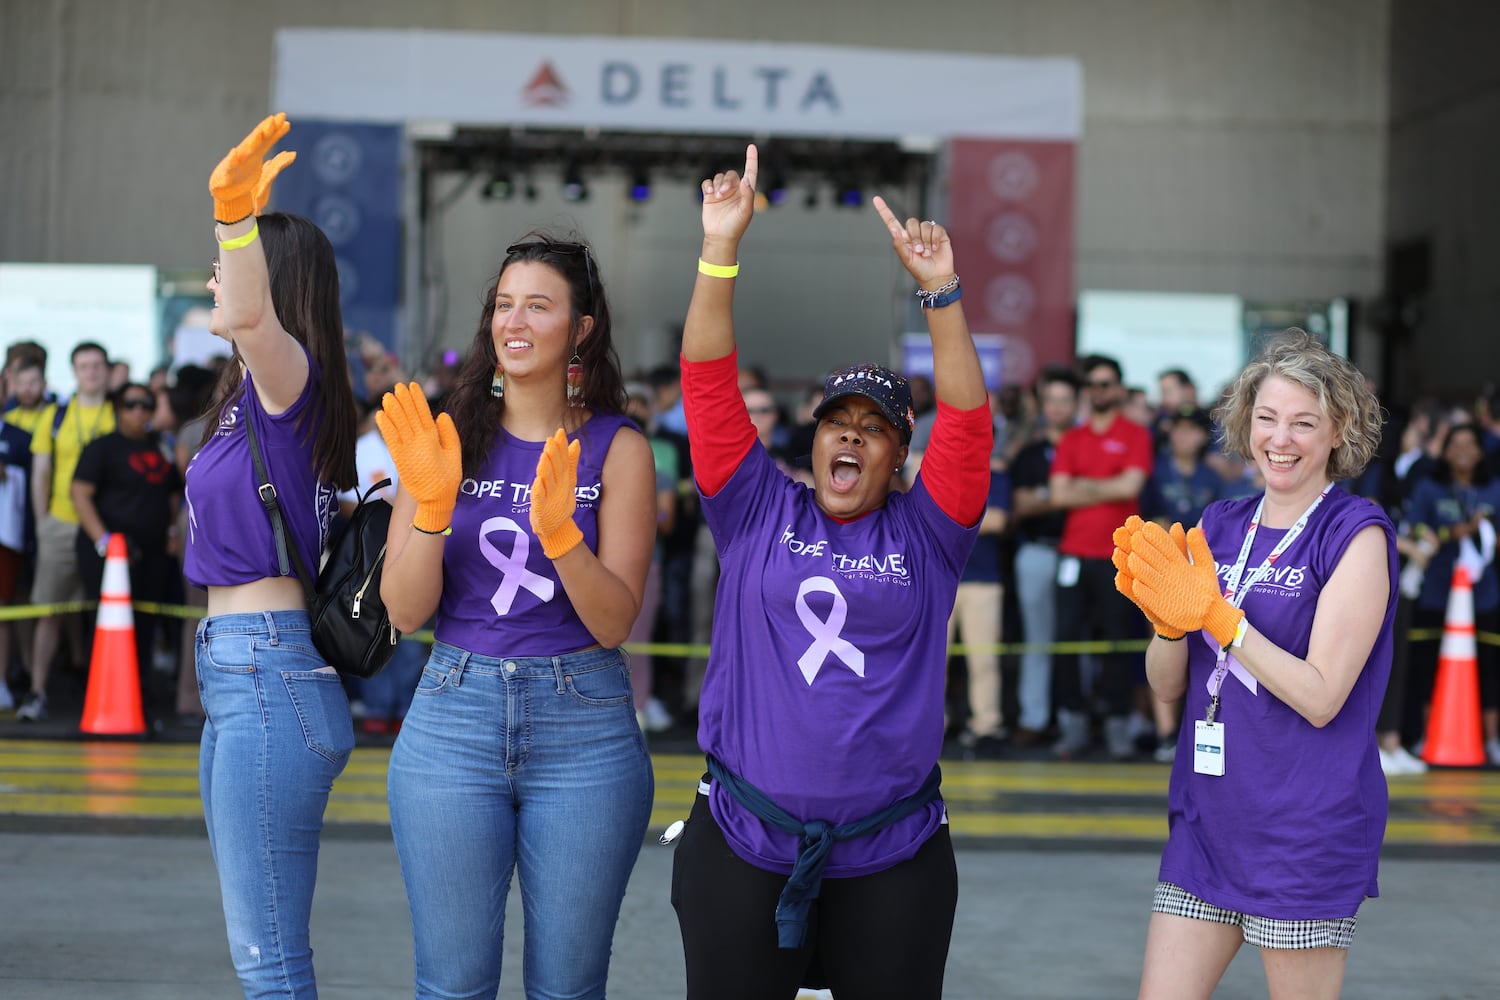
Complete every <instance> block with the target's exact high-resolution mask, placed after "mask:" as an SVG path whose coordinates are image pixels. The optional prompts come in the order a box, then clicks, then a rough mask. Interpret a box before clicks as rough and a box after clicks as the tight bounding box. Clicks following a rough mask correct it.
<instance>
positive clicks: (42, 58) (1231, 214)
mask: <svg viewBox="0 0 1500 1000" xmlns="http://www.w3.org/2000/svg"><path fill="white" fill-rule="evenodd" d="M811 9H812V8H811V7H810V6H809V5H808V4H806V3H803V2H792V0H765V2H762V3H759V4H755V5H744V6H737V7H733V8H728V9H721V8H720V6H719V5H704V4H702V3H700V2H688V0H574V2H569V0H560V2H555V3H551V4H525V5H523V4H520V3H514V2H510V3H497V2H493V0H484V2H481V0H446V2H444V0H429V2H426V3H422V4H413V3H410V2H408V0H358V2H355V0H349V2H334V0H322V2H319V0H298V2H289V0H261V2H258V3H254V4H239V5H234V6H227V7H224V8H222V10H220V9H210V8H205V7H204V6H203V5H202V3H200V2H189V0H151V2H145V0H125V2H121V0H0V12H3V30H0V135H3V136H4V141H3V142H0V205H4V206H5V209H4V221H3V224H0V259H3V260H34V261H130V262H148V263H154V264H158V265H161V266H164V267H169V268H175V267H201V266H202V261H203V260H204V258H205V257H206V256H207V255H209V254H211V253H212V250H213V245H212V243H211V242H210V240H211V237H210V230H209V227H208V225H207V224H206V223H207V221H208V216H209V203H208V199H207V194H206V191H205V182H206V179H207V176H208V173H209V171H210V170H211V169H212V167H213V164H214V163H215V162H216V161H217V159H218V158H219V157H220V156H221V155H222V154H223V152H224V150H226V149H227V148H228V147H229V146H230V145H231V144H232V143H233V142H235V141H236V140H237V139H238V138H239V137H240V136H241V135H243V134H244V132H245V131H246V129H247V128H248V127H249V126H250V125H251V124H253V123H254V122H255V121H256V120H257V119H258V118H259V117H260V116H261V115H262V114H264V113H266V112H267V111H268V110H269V109H268V106H267V105H268V101H269V96H268V95H269V92H270V81H271V74H272V67H271V54H272V39H273V36H274V32H275V30H276V29H277V28H278V27H294V26H342V27H386V28H402V27H426V28H444V29H469V30H477V31H508V32H555V33H568V32H576V31H578V29H579V27H580V26H586V30H587V33H590V34H626V35H643V36H661V37H702V38H718V39H767V40H773V41H775V40H783V41H795V42H801V43H814V44H816V43H828V44H855V45H866V46H878V47H890V48H894V47H898V46H910V47H912V48H918V49H930V50H939V51H941V50H945V49H949V50H962V51H966V52H981V53H994V54H1011V55H1059V54H1064V55H1073V56H1076V57H1077V58H1078V59H1080V61H1081V62H1082V64H1083V66H1084V76H1085V108H1086V116H1085V125H1084V138H1083V142H1082V145H1081V149H1080V160H1079V163H1080V166H1079V189H1078V199H1079V215H1078V237H1077V245H1078V268H1077V279H1076V280H1077V285H1078V287H1079V288H1080V289H1082V288H1116V289H1151V290H1169V291H1194V292H1198V291H1203V292H1237V293H1240V294H1242V295H1245V296H1247V297H1251V298H1292V297H1310V298H1325V297H1330V296H1337V295H1350V296H1355V297H1358V298H1365V297H1372V296H1374V295H1375V294H1376V293H1377V292H1378V291H1379V286H1380V277H1381V257H1382V247H1383V244H1384V232H1383V227H1384V225H1385V220H1386V213H1385V207H1384V199H1385V192H1386V188H1387V182H1386V171H1385V163H1386V152H1387V149H1386V146H1387V143H1386V119H1387V102H1386V95H1387V84H1386V80H1387V76H1388V66H1387V51H1388V38H1389V35H1390V17H1391V6H1390V2H1389V0H1322V2H1319V3H1316V4H1309V3H1305V2H1303V0H1222V2H1203V0H1117V2H1110V3H1100V2H1095V0H1047V2H1043V0H955V2H949V3H937V4H930V5H927V6H925V7H923V8H922V9H921V10H920V12H917V13H914V12H913V9H912V8H911V6H910V4H908V3H906V2H904V0H903V2H897V0H865V2H861V3H854V2H845V3H839V4H837V5H835V4H826V5H820V6H819V7H818V8H817V10H818V13H817V15H816V16H810V14H809V11H810V10H811ZM829 11H832V12H833V13H832V14H830V13H828V12H829ZM892 71H893V72H900V62H899V56H893V60H892ZM912 86H913V87H915V88H921V89H923V90H926V91H928V92H930V94H931V99H932V100H934V101H944V100H951V99H952V95H950V94H948V93H946V92H945V90H944V88H943V81H942V80H941V79H913V80H912ZM602 224H603V225H606V226H608V225H618V224H620V223H619V222H618V220H609V219H606V220H604V221H603V222H602ZM642 224H643V225H648V226H655V225H656V223H655V222H654V221H652V222H650V223H646V222H644V221H643V223H642ZM597 225H598V224H596V223H594V222H590V227H591V228H597ZM789 225H790V223H789ZM839 225H843V223H840V224H839ZM850 225H852V223H850ZM648 235H649V234H648ZM591 236H594V237H595V238H599V237H598V235H597V233H596V232H595V233H591ZM834 236H838V237H839V241H841V240H842V236H841V234H837V233H836V234H834V235H833V236H830V237H829V238H830V241H831V242H836V241H835V239H834ZM688 237H689V239H688V242H687V244H686V245H687V246H688V247H689V249H688V250H687V254H688V256H687V257H686V258H685V259H686V260H687V261H688V263H689V264H690V263H691V254H692V249H691V247H692V246H693V245H695V244H694V243H693V242H692V240H691V231H689V233H688ZM656 238H659V239H662V240H666V241H667V242H668V243H669V244H671V248H672V252H673V253H674V254H676V253H677V252H678V251H679V250H680V249H681V248H680V247H678V246H677V245H676V244H678V243H681V242H682V238H681V235H680V234H677V233H676V231H675V229H674V231H673V234H672V235H670V237H669V236H668V235H659V236H658V237H656ZM607 239H608V238H606V240H607ZM840 245H845V246H847V245H848V244H847V243H846V242H840ZM878 251H879V246H878V244H876V245H875V248H874V252H878ZM451 256H452V255H451V254H450V259H451ZM617 259H618V258H617V257H616V258H615V259H612V260H611V261H610V262H609V268H608V274H611V275H617V274H620V273H622V272H625V271H627V270H628V268H626V267H623V266H614V265H615V263H616V260H617ZM678 269H679V270H681V269H682V268H681V267H679V268H678ZM472 284H473V282H472V276H470V275H463V276H459V275H457V274H455V278H454V280H453V282H452V287H453V303H454V309H455V310H459V308H460V304H461V303H464V304H467V305H469V306H470V307H472V298H473V296H477V294H478V290H477V286H475V288H474V291H473V296H471V295H469V293H468V292H466V291H463V289H464V288H465V287H468V286H470V285H472ZM682 287H684V288H686V287H687V284H686V280H684V282H683V285H682ZM774 293H775V294H777V295H780V296H782V297H783V299H784V304H785V306H786V307H787V308H788V309H793V310H795V309H797V308H799V307H800V308H801V309H802V312H800V313H798V314H797V315H801V316H806V317H813V318H815V319H821V318H822V317H823V316H824V313H821V312H819V311H818V310H819V309H822V308H825V306H826V303H828V302H836V301H839V300H843V301H846V302H847V301H851V300H856V299H858V298H860V290H859V289H858V288H848V287H844V282H843V281H842V280H841V281H839V282H835V283H834V286H833V287H831V288H830V287H827V286H825V285H823V284H820V283H817V282H811V283H809V282H808V281H807V280H806V278H805V277H799V278H798V279H797V280H795V281H791V282H786V283H784V284H782V283H779V282H778V284H777V286H776V287H775V289H774ZM466 296H467V298H466ZM650 298H652V299H653V300H656V299H659V298H660V296H659V295H657V294H655V293H654V292H653V293H652V295H651V296H650ZM875 299H876V300H877V303H878V305H877V307H876V309H875V310H874V312H873V313H871V314H870V315H871V316H873V317H874V319H873V320H872V319H870V318H868V317H866V316H864V315H862V316H861V317H860V318H859V320H858V322H859V323H865V322H872V321H873V322H885V323H890V322H892V314H893V313H894V312H896V311H897V310H895V309H894V308H893V306H892V303H891V302H890V301H889V298H888V297H886V296H875ZM633 309H635V310H638V307H637V306H636V305H634V304H632V303H630V302H628V301H627V302H622V308H621V312H620V315H618V316H617V321H618V322H620V323H621V325H622V326H628V327H630V328H632V329H635V330H636V331H638V333H639V335H640V336H641V337H643V338H645V339H643V340H642V341H641V345H642V346H641V350H642V351H646V350H649V349H650V348H649V347H648V346H647V341H648V340H649V338H650V336H652V335H650V334H649V333H646V332H644V331H647V330H649V328H651V327H652V326H654V324H655V320H654V318H647V317H639V316H632V315H631V311H632V310H633ZM678 311H680V308H679V309H678ZM470 322H472V321H470ZM460 325H462V324H460ZM468 332H469V333H471V332H472V330H471V329H470V330H469V331H468ZM640 360H642V361H644V362H649V361H651V360H658V359H651V358H642V359H640ZM809 361H810V362H811V359H809ZM790 367H793V368H799V367H801V366H800V365H791V366H790ZM816 367H818V365H817V364H816V363H810V364H809V365H808V367H807V370H808V371H811V370H814V369H815V368H816Z"/></svg>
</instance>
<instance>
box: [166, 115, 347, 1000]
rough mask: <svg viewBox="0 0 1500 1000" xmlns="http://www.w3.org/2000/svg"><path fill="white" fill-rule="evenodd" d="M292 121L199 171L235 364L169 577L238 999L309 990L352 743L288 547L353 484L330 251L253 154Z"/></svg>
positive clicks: (220, 306)
mask: <svg viewBox="0 0 1500 1000" xmlns="http://www.w3.org/2000/svg"><path fill="white" fill-rule="evenodd" d="M290 127H291V126H290V125H288V124H287V121H286V116H285V115H273V116H271V117H270V118H267V119H265V120H264V121H262V122H261V123H260V125H258V126H257V127H256V128H255V130H254V131H253V132H251V133H250V134H249V135H248V136H247V137H246V138H245V140H244V141H243V142H241V143H240V144H239V145H238V146H236V147H235V148H234V149H232V150H231V151H230V152H229V154H228V155H227V156H225V157H224V159H223V160H222V161H220V163H219V165H218V166H217V167H215V168H214V172H213V175H212V177H211V178H210V179H209V184H208V186H209V190H210V192H211V193H212V194H213V196H214V218H215V219H216V220H217V221H218V239H219V256H218V259H217V260H216V261H215V262H214V276H213V278H212V280H210V281H209V283H208V289H209V291H211V292H212V293H213V296H214V309H213V312H212V313H211V314H210V316H209V324H208V328H209V331H210V332H212V333H214V334H216V335H218V336H220V337H223V338H224V339H225V340H227V341H229V343H230V345H231V347H232V349H233V353H234V363H233V364H230V365H229V366H228V367H227V368H226V369H225V372H224V377H223V379H222V380H221V381H220V383H219V386H218V389H217V391H216V395H215V399H214V402H213V404H212V405H211V406H210V408H209V412H208V416H209V423H208V426H209V427H212V428H214V429H213V430H212V431H210V432H209V434H208V435H207V437H206V439H205V441H204V443H203V447H202V449H201V450H200V451H199V452H198V453H197V455H196V456H194V458H193V461H192V462H191V463H190V464H189V465H188V468H187V477H186V478H187V491H186V502H187V507H188V537H187V550H186V553H185V557H184V560H183V572H184V573H185V574H186V576H187V578H188V580H189V581H190V582H192V583H193V584H195V585H196V586H199V587H203V588H206V589H207V591H208V609H207V611H208V614H207V617H205V618H204V619H203V620H202V622H201V623H200V624H199V625H198V632H197V637H196V640H195V656H196V663H197V673H198V689H199V692H200V694H201V696H202V699H203V709H204V713H205V715H206V716H207V718H206V720H205V721H204V724H203V740H202V745H201V747H200V751H199V790H200V793H201V794H202V797H203V815H204V819H205V820H206V821H207V823H208V842H209V846H210V848H211V849H212V850H213V855H214V864H215V865H216V866H217V867H218V870H219V884H220V887H221V889H222V891H223V896H224V920H225V923H226V924H227V926H228V931H229V949H230V955H231V956H232V958H233V960H234V968H235V971H236V972H237V973H239V977H240V984H241V986H242V987H243V988H244V992H245V996H247V997H298V998H304V997H315V996H317V987H316V985H315V983H314V979H313V967H312V948H311V946H310V945H309V943H308V920H309V918H310V916H311V913H312V898H313V884H314V883H315V882H316V880H317V874H318V839H319V833H320V831H321V830H322V827H323V810H324V808H325V807H326V806H327V804H328V792H329V789H330V788H331V787H332V786H333V779H334V778H336V777H337V776H338V774H339V772H340V771H342V770H343V769H344V765H345V764H346V763H347V762H348V760H349V752H350V751H351V750H352V749H353V748H354V727H353V724H352V723H351V722H350V719H349V703H348V700H347V699H346V698H345V697H344V688H343V685H342V684H341V683H340V681H339V677H338V674H336V673H335V672H334V669H333V667H331V666H329V665H328V664H327V662H326V661H325V660H324V658H323V657H322V655H321V654H320V653H319V652H318V651H317V649H316V648H315V647H314V646H313V643H312V631H311V624H310V622H309V619H308V614H307V595H306V594H305V592H304V591H303V589H302V583H301V581H300V580H299V579H298V577H297V575H296V573H295V571H294V570H293V569H292V565H293V563H291V562H290V561H289V559H288V553H287V550H286V548H285V547H284V546H285V545H291V546H295V547H296V550H297V552H298V553H300V555H301V559H302V562H303V564H304V565H308V566H316V565H318V557H319V555H320V553H321V552H322V550H323V546H324V544H325V543H326V542H327V540H328V529H329V525H330V523H331V522H332V520H333V515H334V512H335V511H336V510H337V509H338V501H337V492H338V490H340V489H347V488H349V487H350V486H352V485H354V482H355V472H354V440H355V415H354V397H353V393H352V392H351V391H350V388H349V372H348V369H347V367H346V364H345V361H344V330H343V322H342V319H341V317H340V315H339V278H338V269H337V267H336V266H335V264H334V257H333V247H332V246H330V245H329V243H328V239H327V237H325V236H324V235H323V233H322V231H321V230H319V229H318V227H317V226H315V225H313V224H312V223H311V222H309V221H308V220H307V219H304V218H302V217H301V216H297V215H285V214H282V213H279V212H266V213H264V214H262V210H263V209H264V208H265V205H266V200H267V197H268V195H269V192H270V188H271V182H272V181H273V180H275V178H276V175H277V174H278V173H280V171H281V170H282V168H284V167H285V166H286V165H287V164H289V163H291V162H292V160H293V158H295V156H296V154H295V153H291V152H283V153H281V154H279V155H277V156H276V157H274V158H273V159H270V160H266V159H265V157H266V154H267V153H268V152H269V151H270V150H271V148H272V147H273V146H275V145H276V143H277V142H278V141H279V140H280V139H281V137H282V136H284V135H285V134H286V133H287V130H288V129H289V128H290ZM247 427H253V429H254V432H255V437H256V440H257V442H258V443H259V446H260V451H261V454H262V455H263V457H264V461H265V467H266V471H267V473H268V474H269V476H270V479H271V482H272V484H273V485H274V486H275V487H276V491H277V494H278V495H279V497H280V503H281V509H282V512H283V515H284V518H285V533H286V537H285V542H284V543H283V545H281V546H279V545H278V539H277V537H276V534H275V532H274V531H273V529H272V527H271V521H270V518H269V517H268V516H267V513H266V510H265V508H264V507H263V506H262V504H261V499H260V496H259V493H258V492H257V489H256V485H257V483H256V478H255V471H254V463H253V461H252V459H251V456H250V443H249V440H248V438H247V432H246V428H247Z"/></svg>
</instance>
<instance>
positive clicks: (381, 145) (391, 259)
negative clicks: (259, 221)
mask: <svg viewBox="0 0 1500 1000" xmlns="http://www.w3.org/2000/svg"><path fill="white" fill-rule="evenodd" d="M281 148H283V149H294V150H296V151H297V162H296V163H293V164H292V165H291V166H290V167H288V168H287V169H286V170H284V171H283V172H282V174H281V176H280V177H278V178H277V179H276V186H275V187H274V188H272V189H271V201H272V205H271V207H272V208H274V209H276V210H277V211H281V212H295V213H296V214H298V215H305V216H307V217H308V218H309V219H312V220H313V221H314V222H315V223H317V224H318V227H319V228H320V229H322V230H323V232H324V233H325V234H327V236H328V241H329V242H330V243H332V244H333V252H334V254H335V256H336V257H337V258H338V265H339V299H340V305H341V306H342V307H343V312H344V330H345V332H346V333H348V334H351V335H353V334H357V333H369V334H370V335H371V336H373V337H374V338H375V339H376V340H379V341H380V342H381V343H382V344H385V345H386V347H388V348H390V349H392V350H394V349H395V348H396V310H397V307H398V305H399V304H400V301H401V128H400V126H397V125H360V124H352V123H349V122H325V121H308V120H305V119H299V120H297V121H294V122H293V123H292V130H291V132H289V133H288V134H287V137H286V138H285V139H283V140H282V143H281Z"/></svg>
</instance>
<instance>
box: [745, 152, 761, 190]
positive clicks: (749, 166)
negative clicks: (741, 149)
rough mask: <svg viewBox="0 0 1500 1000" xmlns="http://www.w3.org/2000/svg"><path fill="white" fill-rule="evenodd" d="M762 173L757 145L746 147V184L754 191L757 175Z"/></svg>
mask: <svg viewBox="0 0 1500 1000" xmlns="http://www.w3.org/2000/svg"><path fill="white" fill-rule="evenodd" d="M759 173H760V152H759V151H758V150H757V149H756V148H755V143H753V142H752V143H751V144H750V145H748V146H746V147H745V173H744V178H745V183H746V184H749V185H750V190H752V191H754V190H755V189H756V188H755V178H756V175H757V174H759Z"/></svg>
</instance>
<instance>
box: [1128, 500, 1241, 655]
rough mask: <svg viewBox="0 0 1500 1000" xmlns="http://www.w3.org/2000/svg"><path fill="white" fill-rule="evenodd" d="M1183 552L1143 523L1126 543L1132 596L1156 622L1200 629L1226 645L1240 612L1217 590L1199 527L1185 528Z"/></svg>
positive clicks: (1155, 528)
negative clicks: (1186, 550) (1189, 529)
mask: <svg viewBox="0 0 1500 1000" xmlns="http://www.w3.org/2000/svg"><path fill="white" fill-rule="evenodd" d="M1187 546H1188V553H1189V554H1190V555H1191V556H1192V562H1189V561H1188V556H1185V555H1183V554H1182V551H1181V550H1179V549H1178V548H1177V545H1176V543H1174V542H1173V541H1172V539H1171V538H1170V537H1168V535H1167V533H1166V532H1165V531H1163V530H1162V528H1161V525H1159V524H1148V525H1146V526H1145V527H1143V528H1142V529H1141V530H1140V531H1138V532H1137V533H1136V534H1135V536H1134V537H1133V538H1132V539H1131V543H1130V559H1129V566H1130V573H1131V575H1132V576H1133V577H1134V578H1135V584H1134V585H1133V586H1132V587H1131V590H1132V591H1134V593H1135V597H1136V601H1137V602H1138V603H1139V604H1140V606H1141V607H1142V608H1144V609H1145V610H1146V613H1147V614H1149V615H1151V616H1152V617H1153V618H1155V619H1157V620H1158V621H1162V622H1165V623H1166V624H1168V625H1171V626H1172V627H1173V628H1180V629H1182V630H1183V631H1185V632H1195V631H1197V630H1198V629H1202V630H1203V631H1205V632H1207V633H1208V634H1209V635H1211V636H1213V637H1214V641H1215V642H1217V643H1218V644H1219V645H1220V646H1228V645H1229V643H1230V642H1231V641H1233V639H1234V633H1235V629H1236V628H1237V627H1238V626H1239V624H1240V620H1241V619H1243V618H1244V617H1245V613H1244V612H1243V611H1241V610H1240V609H1239V608H1237V607H1235V606H1234V605H1233V604H1230V603H1229V602H1228V601H1227V600H1225V598H1224V595H1223V594H1222V593H1221V592H1220V591H1219V574H1218V573H1217V572H1216V571H1215V569H1214V554H1213V552H1212V551H1210V550H1209V547H1208V539H1206V538H1204V537H1203V530H1202V529H1201V528H1194V529H1193V530H1191V531H1189V532H1188V533H1187Z"/></svg>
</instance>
